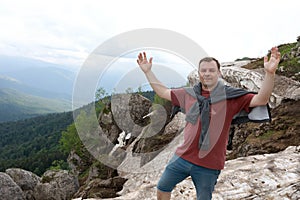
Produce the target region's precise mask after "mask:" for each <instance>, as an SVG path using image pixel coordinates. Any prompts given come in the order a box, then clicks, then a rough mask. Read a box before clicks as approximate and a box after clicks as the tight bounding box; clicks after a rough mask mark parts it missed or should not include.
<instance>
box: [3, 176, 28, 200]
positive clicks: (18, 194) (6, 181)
mask: <svg viewBox="0 0 300 200" xmlns="http://www.w3.org/2000/svg"><path fill="white" fill-rule="evenodd" d="M0 197H1V199H3V200H25V196H24V194H23V191H22V189H21V188H20V186H18V185H17V184H16V183H15V182H14V180H13V179H12V178H11V177H10V176H9V175H8V174H6V173H3V172H0Z"/></svg>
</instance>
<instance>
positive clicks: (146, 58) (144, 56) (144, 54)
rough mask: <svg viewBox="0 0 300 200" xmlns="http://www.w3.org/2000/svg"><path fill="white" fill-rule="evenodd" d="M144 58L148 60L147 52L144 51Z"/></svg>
mask: <svg viewBox="0 0 300 200" xmlns="http://www.w3.org/2000/svg"><path fill="white" fill-rule="evenodd" d="M143 55H144V60H147V56H146V52H143Z"/></svg>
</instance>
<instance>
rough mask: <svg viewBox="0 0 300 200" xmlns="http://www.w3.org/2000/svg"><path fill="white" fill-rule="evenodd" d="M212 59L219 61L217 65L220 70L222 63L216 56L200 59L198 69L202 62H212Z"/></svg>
mask: <svg viewBox="0 0 300 200" xmlns="http://www.w3.org/2000/svg"><path fill="white" fill-rule="evenodd" d="M211 61H215V62H216V63H217V66H218V70H220V67H221V65H220V63H219V61H218V60H217V59H215V58H214V57H204V58H202V59H201V60H200V61H199V65H198V69H199V67H200V64H201V63H202V62H211Z"/></svg>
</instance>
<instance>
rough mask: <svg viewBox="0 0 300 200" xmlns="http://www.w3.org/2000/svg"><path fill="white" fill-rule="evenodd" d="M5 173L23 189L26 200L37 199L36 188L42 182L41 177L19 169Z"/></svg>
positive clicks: (8, 170)
mask: <svg viewBox="0 0 300 200" xmlns="http://www.w3.org/2000/svg"><path fill="white" fill-rule="evenodd" d="M5 172H6V174H8V175H9V176H10V177H11V178H12V179H13V181H14V182H15V183H16V184H17V185H18V186H19V187H20V188H21V190H22V191H23V194H24V196H25V199H27V200H31V199H32V200H34V199H35V197H34V188H35V187H36V186H37V184H38V183H40V181H41V178H40V177H39V176H37V175H35V174H34V173H32V172H29V171H26V170H23V169H18V168H12V169H7V170H6V171H5Z"/></svg>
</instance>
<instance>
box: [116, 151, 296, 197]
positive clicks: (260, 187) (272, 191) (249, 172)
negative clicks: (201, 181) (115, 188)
mask: <svg viewBox="0 0 300 200" xmlns="http://www.w3.org/2000/svg"><path fill="white" fill-rule="evenodd" d="M155 159H158V160H155V161H153V162H157V163H158V164H159V163H163V164H165V163H166V162H167V161H168V159H170V157H168V156H166V154H165V152H164V153H162V154H160V155H158V156H157V157H156V158H155ZM158 161H159V162H158ZM299 161H300V147H299V146H298V147H296V146H291V147H288V148H287V149H286V150H284V151H282V152H279V153H276V154H263V155H255V156H249V157H242V158H238V159H235V160H230V161H226V164H225V166H226V167H225V169H224V170H223V171H222V173H221V174H220V176H219V179H218V183H217V185H216V187H215V191H214V193H213V198H212V199H213V200H240V199H257V200H265V199H273V200H282V199H287V200H297V199H299V198H300V190H299V189H300V171H299V168H300V163H299ZM160 173H161V171H151V172H148V173H132V174H130V175H127V177H128V178H129V177H130V179H129V180H128V182H126V183H125V185H124V188H123V190H122V191H121V192H120V194H121V195H122V196H120V197H116V198H111V199H110V200H112V199H116V200H117V199H119V200H138V199H145V200H155V199H156V183H157V181H158V179H159V177H160ZM195 196H196V193H195V189H194V186H193V183H192V180H191V179H190V178H188V179H186V180H184V181H183V182H181V183H180V184H178V185H177V186H176V188H175V189H174V191H173V192H172V199H178V200H191V199H196V198H195Z"/></svg>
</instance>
